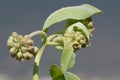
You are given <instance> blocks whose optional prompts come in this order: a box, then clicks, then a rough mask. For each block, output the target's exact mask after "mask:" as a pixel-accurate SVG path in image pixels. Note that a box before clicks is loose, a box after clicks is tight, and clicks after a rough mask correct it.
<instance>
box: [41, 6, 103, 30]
mask: <svg viewBox="0 0 120 80" xmlns="http://www.w3.org/2000/svg"><path fill="white" fill-rule="evenodd" d="M100 12H101V10H99V9H98V8H96V7H94V6H92V5H89V4H83V5H80V6H73V7H65V8H61V9H59V10H57V11H55V12H53V13H52V14H51V15H50V16H49V17H48V18H47V19H46V21H45V23H44V25H43V30H46V29H48V28H49V27H51V26H52V25H53V24H55V23H58V22H61V21H64V20H67V19H77V20H82V19H86V18H88V17H90V16H92V15H93V14H96V13H100Z"/></svg>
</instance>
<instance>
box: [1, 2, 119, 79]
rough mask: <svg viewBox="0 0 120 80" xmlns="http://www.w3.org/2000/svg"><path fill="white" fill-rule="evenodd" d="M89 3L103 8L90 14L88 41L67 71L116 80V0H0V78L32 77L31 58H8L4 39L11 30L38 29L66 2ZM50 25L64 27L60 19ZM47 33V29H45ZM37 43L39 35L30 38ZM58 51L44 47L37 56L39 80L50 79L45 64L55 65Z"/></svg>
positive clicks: (92, 77)
mask: <svg viewBox="0 0 120 80" xmlns="http://www.w3.org/2000/svg"><path fill="white" fill-rule="evenodd" d="M84 3H87V4H92V5H94V6H96V7H97V8H99V9H101V10H102V11H103V14H101V15H94V16H93V21H94V23H95V26H94V27H95V31H94V33H93V35H94V36H93V38H92V41H91V43H92V45H91V46H90V47H88V48H85V49H81V50H80V51H78V52H77V58H76V64H75V66H74V68H73V69H71V72H73V73H75V74H77V75H78V76H79V77H80V78H81V80H120V10H119V8H120V0H103V1H102V0H0V80H32V69H33V61H34V59H32V60H30V61H25V62H22V63H21V62H17V61H16V60H15V59H13V58H11V57H10V55H9V52H8V48H7V46H6V41H7V39H8V37H9V36H10V35H11V33H12V32H13V31H16V32H17V33H19V34H22V35H25V34H29V33H31V32H33V31H36V30H40V29H42V26H43V24H44V21H45V20H46V18H47V17H48V16H49V15H50V14H51V13H52V12H53V11H55V10H57V9H60V8H62V7H66V6H76V5H81V4H84ZM55 26H56V27H53V28H51V29H50V32H53V31H55V30H58V29H62V28H64V22H62V23H59V24H58V25H55ZM49 34H50V33H49ZM33 39H34V40H35V44H36V45H37V46H40V43H41V38H39V36H37V37H34V38H33ZM59 58H60V52H58V51H56V49H54V48H53V47H50V46H49V47H47V48H46V50H45V52H44V55H43V57H42V60H41V64H40V65H41V66H40V71H39V72H40V80H50V75H49V67H50V65H51V64H58V65H59Z"/></svg>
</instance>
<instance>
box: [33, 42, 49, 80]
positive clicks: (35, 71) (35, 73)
mask: <svg viewBox="0 0 120 80" xmlns="http://www.w3.org/2000/svg"><path fill="white" fill-rule="evenodd" d="M46 43H47V40H44V41H43V43H42V46H41V48H40V50H39V52H38V53H37V55H36V57H35V61H34V68H33V80H39V73H38V72H39V64H40V59H41V56H42V54H43V52H44V49H45V47H46Z"/></svg>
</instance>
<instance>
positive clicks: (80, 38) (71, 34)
mask: <svg viewBox="0 0 120 80" xmlns="http://www.w3.org/2000/svg"><path fill="white" fill-rule="evenodd" d="M64 37H65V40H66V41H67V42H68V43H70V44H71V45H72V46H73V49H74V51H76V50H79V49H80V48H83V46H84V45H85V44H86V43H87V41H86V38H85V36H84V35H83V34H82V33H81V32H79V31H66V32H65V34H64Z"/></svg>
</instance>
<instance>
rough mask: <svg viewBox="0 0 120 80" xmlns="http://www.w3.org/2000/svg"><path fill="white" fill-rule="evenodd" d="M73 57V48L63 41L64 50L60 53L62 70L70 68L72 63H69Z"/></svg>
mask: <svg viewBox="0 0 120 80" xmlns="http://www.w3.org/2000/svg"><path fill="white" fill-rule="evenodd" d="M71 56H73V47H72V45H71V44H69V43H68V42H66V41H65V40H64V48H63V52H62V56H61V63H60V64H61V67H62V68H63V70H65V71H66V70H67V69H69V68H71V67H72V66H73V64H74V63H73V62H74V61H71V60H73V59H74V58H73V59H71V58H72V57H71ZM70 61H71V62H72V64H70Z"/></svg>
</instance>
